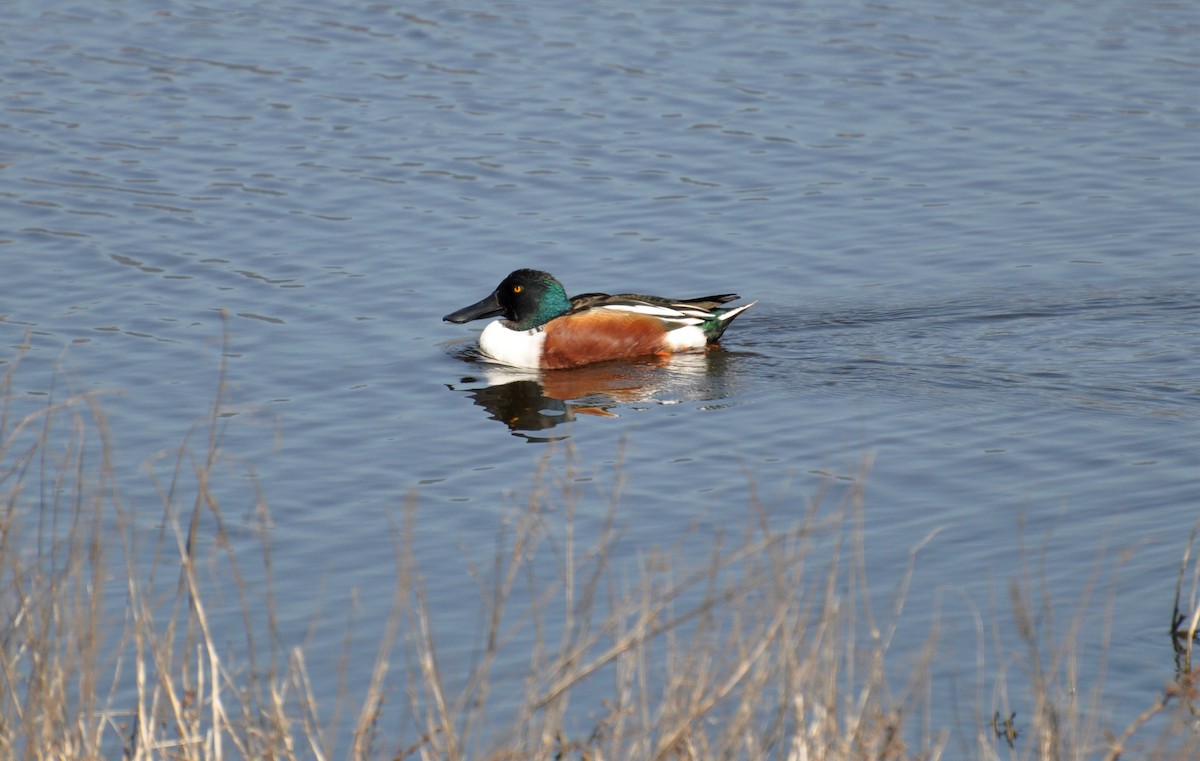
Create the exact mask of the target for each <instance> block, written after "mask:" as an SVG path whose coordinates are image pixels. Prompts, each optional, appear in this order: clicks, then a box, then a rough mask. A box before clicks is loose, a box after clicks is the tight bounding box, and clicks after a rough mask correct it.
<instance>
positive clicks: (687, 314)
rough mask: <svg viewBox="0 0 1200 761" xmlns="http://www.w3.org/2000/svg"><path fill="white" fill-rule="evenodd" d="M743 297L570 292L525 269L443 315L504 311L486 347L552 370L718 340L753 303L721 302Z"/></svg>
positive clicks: (483, 340) (497, 355)
mask: <svg viewBox="0 0 1200 761" xmlns="http://www.w3.org/2000/svg"><path fill="white" fill-rule="evenodd" d="M737 298H738V296H737V295H736V294H733V293H725V294H720V295H717V296H705V297H702V298H698V299H666V298H662V297H661V296H642V295H637V294H619V295H609V294H607V293H585V294H582V295H579V296H575V297H573V298H567V293H566V291H565V290H564V289H563V287H562V284H561V283H560V282H558V280H556V279H554V277H553V276H551V275H550V274H549V273H546V272H539V271H538V270H524V269H523V270H517V271H515V272H513V273H512V274H511V275H509V276H508V277H507V278H505V279H504V282H502V283H500V285H499V286H498V287H497V288H496V290H495V291H493V292H492V293H491V294H490V295H489V296H488V297H487V298H485V299H483V300H482V301H480V302H479V303H477V304H472V305H471V306H469V307H466V308H464V309H460V310H458V311H457V312H453V313H451V314H448V315H446V316H445V317H444V318H443V319H445V320H447V321H449V322H457V323H462V322H468V321H470V320H478V319H482V318H484V317H496V316H502V317H503V319H500V320H496V321H495V322H492V323H491V324H489V325H488V326H487V327H486V328H484V329H483V333H482V334H480V336H479V349H480V351H482V352H483V353H484V354H486V355H487V356H488V357H490V358H492V359H494V360H496V361H497V362H501V363H503V364H506V365H514V366H517V367H536V368H539V369H543V370H554V369H561V368H566V367H578V366H579V365H586V364H589V363H592V362H603V361H605V360H609V359H619V358H622V357H638V356H643V355H647V354H670V353H673V352H677V351H686V350H688V349H700V348H703V347H705V346H707V345H709V344H712V343H716V341H717V339H719V338H720V337H721V334H722V333H723V332H725V328H727V327H729V323H730V322H732V321H733V318H734V317H737V316H738V315H739V314H741V313H742V312H744V311H745V310H747V309H749V308H750V307H752V306H754V302H751V303H749V304H744V305H742V306H739V307H728V308H721V307H720V305H721V304H724V303H726V302H729V301H733V300H735V299H737Z"/></svg>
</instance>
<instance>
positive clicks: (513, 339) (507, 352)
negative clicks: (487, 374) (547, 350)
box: [479, 320, 546, 367]
mask: <svg viewBox="0 0 1200 761" xmlns="http://www.w3.org/2000/svg"><path fill="white" fill-rule="evenodd" d="M544 343H546V332H545V331H543V330H537V329H536V328H535V329H534V330H509V329H508V328H506V327H504V323H503V322H501V321H500V320H496V321H495V322H492V323H489V324H488V326H487V327H486V328H484V329H483V332H482V333H480V334H479V350H480V351H482V352H483V353H484V354H486V355H487V356H488V357H490V358H492V359H494V360H496V361H497V362H500V363H503V364H505V365H512V366H514V367H538V366H540V365H541V360H542V344H544Z"/></svg>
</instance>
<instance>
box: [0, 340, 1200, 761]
mask: <svg viewBox="0 0 1200 761" xmlns="http://www.w3.org/2000/svg"><path fill="white" fill-rule="evenodd" d="M18 364H19V357H17V358H16V359H14V360H13V361H12V362H10V364H9V366H8V371H9V374H8V375H6V376H5V380H4V383H5V386H4V388H3V389H0V398H2V399H3V405H4V406H3V410H2V411H0V500H3V502H2V504H3V514H2V515H0V590H2V591H0V612H2V616H3V617H2V618H0V758H4V759H6V758H29V759H66V758H70V759H99V758H117V757H122V758H128V759H160V758H161V759H205V760H212V759H226V758H246V759H250V758H253V759H300V758H304V759H309V758H316V759H330V758H345V757H351V758H387V759H408V758H419V759H468V758H470V759H493V760H495V761H501V760H502V759H504V760H507V759H560V758H578V759H587V760H589V761H602V760H605V759H607V760H609V761H616V760H618V759H620V760H625V759H671V760H675V759H717V758H730V759H737V758H742V759H759V758H779V759H788V761H810V760H811V761H822V760H826V759H828V760H830V761H832V760H834V759H837V760H838V761H843V760H845V761H849V760H853V759H863V760H864V761H865V760H867V759H871V760H873V761H889V760H894V761H901V760H908V759H929V760H930V761H933V760H935V759H940V758H944V757H947V756H946V754H947V753H948V751H947V747H946V746H947V743H948V738H949V737H950V731H949V728H945V729H935V728H932V727H931V723H932V721H931V715H932V712H931V705H930V703H931V701H932V697H931V695H932V694H933V691H932V689H931V685H930V674H931V673H932V671H933V666H932V663H933V661H934V658H935V653H936V637H935V636H933V634H931V636H930V637H929V640H928V645H927V647H926V648H925V649H924V650H923V651H922V652H920V653H916V654H912V653H906V654H904V655H903V656H896V655H891V650H890V647H891V644H892V640H893V637H894V636H895V633H896V627H897V626H898V624H899V622H900V621H901V619H902V617H903V606H904V601H905V598H906V593H907V586H908V580H909V578H910V575H911V571H912V563H915V562H916V557H917V554H916V551H915V550H914V552H913V553H912V555H911V562H910V565H909V567H908V568H907V569H906V572H905V573H904V574H902V575H901V578H900V581H899V582H898V583H897V585H896V589H895V592H894V593H893V594H892V596H891V599H890V600H889V602H888V605H887V608H886V611H884V612H883V613H882V614H878V613H877V612H876V609H875V608H876V603H875V601H873V599H872V595H871V594H870V593H869V592H868V583H867V578H866V571H865V568H866V564H865V557H866V548H865V547H864V546H863V544H862V542H863V536H864V532H863V530H862V525H861V521H862V515H863V513H862V503H863V492H862V484H863V481H864V479H865V476H866V471H867V465H868V463H864V465H863V469H862V472H861V473H860V474H859V477H858V478H857V479H856V480H855V481H854V484H853V486H852V487H851V488H849V489H848V490H847V492H846V494H845V496H844V497H843V498H841V499H839V500H838V501H837V503H836V504H827V503H828V502H829V501H830V500H829V498H828V496H827V495H817V496H816V497H815V498H814V499H813V500H812V501H811V504H810V505H809V507H808V509H807V511H806V514H805V516H804V517H803V519H801V520H800V521H799V522H798V523H797V524H796V525H794V526H791V527H787V528H778V527H776V526H774V525H773V524H772V523H771V522H770V521H769V520H768V519H767V512H768V511H766V510H765V509H763V508H762V507H761V506H760V505H759V503H758V500H757V498H756V497H755V495H754V494H753V493H751V494H748V496H747V502H748V509H747V511H746V515H747V520H746V522H745V528H744V531H743V533H742V534H741V535H739V536H715V537H712V539H711V542H710V543H709V544H708V547H707V551H706V554H705V555H704V556H703V557H702V558H699V559H697V558H696V557H695V555H694V553H693V555H692V557H690V558H685V557H684V554H683V552H682V551H681V550H680V549H678V548H676V549H670V548H667V549H664V550H662V551H660V552H656V553H653V554H647V555H645V556H644V557H643V558H642V559H641V561H640V564H639V565H638V566H637V567H636V568H635V569H632V570H631V569H629V568H628V567H627V566H626V565H622V564H620V563H617V562H615V559H614V557H615V556H614V547H615V546H616V542H617V541H618V538H619V536H618V534H619V532H618V530H617V528H616V526H617V521H616V517H617V515H618V511H619V506H620V502H621V498H620V478H619V476H618V477H614V479H613V483H612V485H611V493H610V494H609V495H608V499H609V508H608V517H607V520H606V521H605V522H604V523H603V526H602V528H601V530H599V531H598V532H595V531H592V532H589V533H588V535H587V536H580V535H577V533H576V525H577V522H576V520H575V516H574V509H575V505H576V504H577V501H578V499H579V496H580V495H579V494H578V491H577V489H578V484H577V481H576V479H574V478H573V475H572V472H571V468H572V463H571V457H570V453H569V452H565V453H563V454H561V455H559V456H558V458H557V459H556V458H549V457H548V458H547V459H546V460H545V465H544V467H545V470H544V472H543V473H542V474H540V476H539V477H538V478H537V479H536V481H535V483H534V484H532V485H531V490H530V494H529V498H528V500H527V503H526V504H525V505H523V506H522V507H521V508H520V509H518V510H515V511H514V512H513V514H512V515H511V516H510V520H509V521H508V522H506V523H505V524H504V525H503V526H502V527H500V529H499V534H498V537H497V543H496V547H497V549H496V553H495V556H494V557H493V558H492V559H491V561H490V563H489V564H487V565H485V566H481V567H473V568H465V569H464V573H471V574H473V575H474V577H475V578H476V579H477V581H478V585H479V589H480V600H481V603H480V605H481V610H482V615H481V620H482V621H483V625H482V628H481V631H480V645H479V648H478V653H477V655H476V657H475V658H474V660H473V662H472V663H470V664H461V663H448V662H444V661H443V660H442V659H440V658H439V656H438V648H437V633H436V621H435V616H434V614H433V613H432V611H431V601H430V600H429V599H428V598H427V596H426V594H425V591H424V585H423V582H422V577H421V572H420V568H419V566H418V562H417V557H416V553H415V551H414V549H413V545H412V542H413V540H414V536H415V531H414V526H413V519H414V516H415V509H414V504H410V505H409V507H408V509H407V510H406V512H405V516H406V517H405V522H404V525H401V526H398V527H389V528H390V529H391V530H392V534H393V536H394V537H395V540H394V541H395V556H396V586H395V592H394V598H393V607H392V613H391V615H390V617H389V618H388V624H387V627H386V630H385V631H384V632H383V633H382V635H381V636H380V638H379V641H378V643H377V649H376V661H375V668H374V673H373V676H372V678H371V680H370V682H369V684H366V685H356V686H352V688H351V689H344V690H343V691H342V692H341V693H340V694H338V695H336V696H333V697H326V698H325V699H322V696H318V695H317V694H316V689H315V688H314V687H313V685H314V683H315V681H317V680H314V679H313V678H312V677H311V676H310V672H309V667H308V664H307V662H306V660H305V654H304V651H303V648H301V647H296V646H292V645H287V644H284V643H285V641H286V640H287V638H286V637H284V636H282V635H281V634H280V633H279V631H278V628H277V626H276V622H275V611H274V606H273V594H272V591H271V589H270V586H269V585H270V581H269V580H270V578H271V575H270V561H271V546H270V543H269V537H270V532H269V531H260V532H258V533H257V534H256V535H255V536H256V539H255V540H254V541H252V542H247V541H245V536H244V535H242V536H239V538H238V540H237V541H235V540H234V537H233V536H232V535H231V531H232V532H234V533H237V531H239V530H242V533H243V534H244V533H245V532H244V530H243V529H244V525H245V524H244V523H239V524H238V526H239V527H240V529H239V528H238V527H233V528H231V527H230V526H229V525H228V524H227V521H226V518H225V516H224V511H223V510H222V506H221V504H220V501H219V500H218V499H217V497H216V496H215V493H214V492H215V490H214V488H213V479H214V477H215V475H216V472H217V470H218V465H219V464H220V463H222V462H225V461H226V457H225V453H224V451H223V449H222V442H223V436H224V431H225V428H224V426H225V425H227V424H228V422H229V421H230V419H231V418H230V417H229V416H228V415H227V414H226V412H227V410H225V408H224V404H225V390H224V383H223V381H222V383H221V386H220V387H219V388H218V390H217V393H216V397H215V398H216V402H215V403H214V405H213V407H212V409H211V410H210V411H209V414H208V415H207V416H206V417H205V419H204V421H203V423H202V424H201V425H199V426H198V427H197V429H196V430H195V431H194V432H193V435H192V436H190V437H189V438H188V440H186V441H185V442H184V443H183V444H182V445H181V446H180V447H178V448H177V449H176V450H175V451H174V454H173V456H172V457H171V458H169V459H168V462H169V463H170V466H171V467H170V473H169V474H167V475H164V476H163V477H161V478H160V477H158V476H156V475H155V474H154V473H153V472H152V473H151V477H152V478H153V479H154V480H155V483H156V484H158V491H159V494H160V499H161V516H160V519H159V520H158V521H157V522H156V523H155V524H154V526H155V527H154V528H153V529H147V527H146V526H145V525H143V523H139V520H141V521H143V522H144V520H145V519H144V518H141V519H139V518H138V517H136V516H134V515H132V514H131V512H132V511H131V510H130V509H129V508H128V507H127V506H126V505H125V504H124V503H123V501H122V497H121V491H120V489H119V488H118V484H117V483H115V476H114V473H115V469H114V467H113V465H112V463H111V462H110V461H109V459H108V457H109V454H110V452H111V446H110V444H109V442H108V441H107V440H106V438H105V437H106V430H107V428H106V425H105V420H104V417H103V413H102V410H101V408H100V406H99V404H98V403H97V400H96V398H95V397H93V396H90V395H87V394H77V395H71V396H70V397H69V398H67V399H64V400H62V401H54V400H53V399H51V400H50V401H48V402H47V403H46V404H45V405H44V407H42V408H41V409H39V410H37V411H35V412H33V413H30V414H16V415H14V416H13V417H12V418H11V419H10V412H11V411H12V410H13V409H14V405H13V404H12V401H13V399H12V396H11V394H10V393H9V391H8V389H9V381H10V380H11V373H12V372H13V371H14V369H15V368H16V367H17V365H18ZM618 473H619V469H618ZM250 483H253V482H252V481H250ZM248 499H249V500H250V501H252V502H253V503H254V505H255V508H254V512H255V516H256V518H257V521H256V522H255V523H254V525H256V526H266V525H269V515H268V514H267V512H266V506H265V504H263V501H262V499H261V497H260V496H259V495H250V496H249V497H248ZM414 499H415V497H414ZM141 512H142V514H143V515H144V511H141ZM1189 548H1190V545H1189ZM250 550H253V551H250ZM214 559H216V560H214ZM248 563H255V564H262V565H263V571H262V573H257V572H256V573H255V574H243V573H242V572H241V570H240V569H241V564H248ZM214 568H217V569H218V571H214ZM1188 572H1190V573H1191V574H1192V577H1193V585H1192V586H1193V594H1192V602H1191V607H1190V608H1188V609H1187V611H1186V612H1185V613H1184V614H1181V620H1182V619H1188V620H1189V621H1190V622H1191V628H1192V630H1193V632H1194V628H1195V621H1197V620H1200V605H1198V604H1197V603H1196V597H1197V592H1196V591H1195V590H1196V589H1197V588H1200V584H1197V583H1196V582H1195V579H1196V578H1200V565H1192V564H1191V562H1190V561H1189V559H1188V556H1185V558H1184V561H1183V568H1182V570H1181V583H1180V586H1181V588H1182V579H1183V577H1184V575H1185V574H1186V573H1188ZM250 577H253V578H265V579H266V580H267V581H266V582H264V583H265V584H266V587H265V588H258V587H261V586H262V584H261V583H260V584H258V585H257V586H256V585H252V584H251V583H249V582H248V581H247V580H246V579H247V578H250ZM1034 578H1036V576H1035V575H1032V574H1027V575H1024V576H1022V577H1020V578H1018V579H1017V580H1016V581H1015V582H1014V585H1013V590H1012V607H1013V611H1014V613H1015V616H1016V620H1017V628H1018V631H1019V632H1020V638H1021V640H1022V641H1021V642H1019V643H1018V647H1017V648H1016V649H1013V650H1007V649H1004V648H1001V651H1000V654H999V655H998V658H997V660H998V661H999V662H1002V663H1004V664H1006V665H1005V668H1004V670H1003V673H1002V674H1001V676H1000V677H999V678H997V679H996V680H995V681H996V683H997V684H998V685H999V687H998V689H997V691H996V693H995V695H994V697H993V698H992V699H991V701H990V704H989V705H988V707H987V708H980V709H979V710H978V714H979V715H978V716H976V717H975V719H974V723H975V726H972V727H970V728H969V731H968V732H965V733H962V734H964V735H966V736H969V737H970V738H971V741H970V742H971V745H972V746H973V747H969V748H964V749H962V750H964V751H965V755H967V756H968V757H975V758H985V759H987V758H997V759H999V758H1036V759H1082V758H1109V759H1116V758H1117V757H1118V756H1120V755H1121V753H1122V752H1126V753H1128V752H1129V749H1130V748H1133V747H1135V745H1136V747H1137V753H1136V757H1138V758H1161V759H1184V758H1189V759H1190V758H1196V757H1200V745H1198V743H1197V737H1196V734H1195V733H1194V731H1193V730H1192V727H1191V724H1190V722H1189V721H1188V720H1189V718H1190V713H1189V711H1190V710H1191V709H1192V708H1193V692H1192V683H1191V667H1190V664H1191V661H1190V644H1191V642H1192V639H1191V636H1192V633H1193V632H1188V633H1187V634H1186V637H1184V638H1185V639H1186V642H1187V647H1188V650H1187V652H1188V656H1187V660H1186V664H1187V666H1186V668H1184V669H1182V670H1181V671H1180V673H1179V679H1178V680H1177V681H1176V682H1175V683H1173V684H1172V685H1171V686H1170V687H1168V688H1166V689H1165V690H1164V692H1163V697H1162V699H1161V700H1160V701H1157V702H1155V703H1154V704H1152V705H1150V706H1147V707H1146V712H1145V713H1144V714H1143V716H1140V717H1138V719H1137V720H1136V721H1134V722H1133V723H1131V724H1129V725H1128V726H1127V727H1125V728H1123V729H1122V730H1121V731H1119V732H1110V731H1108V730H1106V729H1105V728H1104V727H1103V724H1102V717H1103V713H1102V711H1101V710H1099V707H1100V706H1101V704H1102V700H1100V696H1099V694H1097V695H1094V696H1093V700H1092V701H1091V702H1090V703H1087V704H1086V705H1085V704H1083V703H1082V702H1081V700H1080V699H1079V695H1078V675H1079V673H1080V670H1081V669H1088V668H1099V666H1096V664H1092V663H1083V662H1081V660H1082V659H1081V658H1080V653H1079V652H1078V649H1076V648H1075V647H1074V642H1075V637H1076V635H1077V634H1078V631H1079V629H1078V626H1079V624H1078V621H1079V620H1082V619H1077V620H1076V621H1075V622H1073V623H1071V624H1070V625H1069V626H1068V628H1067V631H1066V632H1065V633H1064V634H1063V635H1061V636H1055V635H1054V633H1053V632H1052V631H1051V630H1049V629H1048V624H1047V621H1048V616H1046V615H1044V614H1046V613H1048V612H1049V611H1047V610H1046V609H1045V605H1046V603H1044V602H1042V603H1038V602H1035V601H1034V590H1036V589H1037V588H1038V587H1037V585H1036V584H1035V583H1034V581H1033V579H1034ZM1039 605H1040V606H1042V607H1041V608H1039ZM212 606H220V607H222V608H223V610H224V611H225V614H224V615H223V616H221V617H220V619H221V620H228V610H229V609H230V608H231V607H232V608H233V609H234V610H240V612H241V619H242V621H243V628H244V631H238V632H229V631H214V629H213V620H214V619H213V618H210V610H215V609H216V608H215V607H212ZM1034 610H1040V611H1041V614H1039V615H1036V616H1035V615H1034V614H1033V613H1032V611H1034ZM1174 623H1176V624H1178V622H1174ZM1184 638H1181V639H1184ZM230 641H236V642H238V643H239V646H238V647H236V648H233V647H230V646H229V645H228V644H222V643H229V642H230ZM530 643H532V644H530ZM348 647H349V646H348ZM517 649H521V650H524V651H527V652H520V653H517V654H516V655H514V651H515V650H517ZM397 657H399V659H400V662H401V663H403V664H404V665H403V667H396V668H393V665H392V661H393V659H395V658H397ZM514 657H520V658H522V659H525V660H527V662H528V667H527V670H526V675H525V678H524V679H523V681H522V683H521V684H520V685H519V686H518V691H519V692H520V694H519V695H516V696H514V694H513V687H514V686H513V685H512V684H511V680H507V681H506V680H503V679H499V678H498V677H496V676H495V674H494V670H495V667H496V665H497V664H498V663H501V662H503V661H506V660H507V662H512V660H513V658H514ZM1014 665H1020V666H1021V667H1022V668H1021V669H1016V668H1012V667H1013V666H1014ZM1018 672H1021V674H1023V677H1024V678H1022V676H1021V674H1018ZM897 674H899V675H900V676H899V677H897ZM1014 675H1015V676H1014ZM1018 681H1020V682H1021V689H1014V690H1013V697H1012V698H1011V702H1013V703H1017V704H1020V705H1025V704H1026V702H1030V703H1031V704H1032V705H1033V709H1032V710H1031V711H1029V712H1028V719H1026V721H1027V724H1020V723H1019V722H1018V721H1017V720H1016V717H1014V716H1012V710H1011V709H1010V707H1009V703H1010V696H1009V685H1010V684H1011V683H1015V682H1018ZM897 683H898V684H899V687H897V686H896V684H897ZM1089 683H1093V680H1089ZM451 685H457V687H451ZM497 693H500V694H499V699H498V697H497ZM351 694H354V695H355V696H356V697H354V698H351V697H349V696H350V695H351ZM513 706H515V708H514V707H513ZM988 709H992V710H988ZM1161 717H1166V720H1165V721H1162V722H1161V731H1160V732H1159V734H1157V735H1156V736H1154V737H1153V738H1152V739H1149V740H1147V739H1144V738H1143V737H1142V735H1144V734H1146V733H1147V727H1148V725H1149V724H1152V723H1153V722H1154V720H1155V719H1156V718H1161ZM401 727H403V729H400V728H401ZM1139 740H1141V742H1140V743H1139V742H1138V741H1139Z"/></svg>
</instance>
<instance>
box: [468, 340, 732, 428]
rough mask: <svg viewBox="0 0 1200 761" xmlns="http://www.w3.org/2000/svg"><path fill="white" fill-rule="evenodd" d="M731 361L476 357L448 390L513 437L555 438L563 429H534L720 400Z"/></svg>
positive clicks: (691, 355)
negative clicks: (530, 365)
mask: <svg viewBox="0 0 1200 761" xmlns="http://www.w3.org/2000/svg"><path fill="white" fill-rule="evenodd" d="M464 358H465V359H470V358H471V355H465V356H464ZM729 359H730V355H729V354H728V353H727V352H724V351H722V350H721V349H720V348H712V349H709V350H708V351H704V352H688V353H680V354H672V355H669V356H654V357H645V358H638V359H632V360H621V361H613V362H602V363H599V364H595V365H586V366H584V367H577V368H574V369H571V370H548V371H544V372H538V371H536V370H524V369H521V368H515V367H505V366H502V365H494V364H489V363H487V362H485V361H481V360H478V359H475V360H474V367H475V368H477V369H478V370H479V371H480V374H479V375H475V376H467V377H464V378H462V379H461V381H459V382H458V383H453V384H448V387H449V388H450V389H451V390H452V391H461V392H464V393H466V394H467V395H468V396H470V397H471V398H472V399H473V400H474V401H475V403H476V404H478V405H479V406H480V407H483V408H484V409H485V410H487V411H488V416H489V417H490V418H492V419H493V420H497V421H499V422H501V423H504V424H505V425H506V426H508V428H509V430H511V431H512V432H513V435H515V436H521V437H523V438H526V439H529V440H530V441H557V440H560V439H564V438H566V437H567V434H565V433H563V434H562V435H558V436H549V435H531V433H532V432H543V434H544V432H548V431H550V430H551V429H553V428H555V427H556V426H559V425H561V424H562V423H565V422H568V421H572V420H575V419H576V418H577V417H578V416H579V415H593V416H600V417H619V416H620V415H621V414H622V411H624V410H633V409H638V408H639V406H649V405H656V404H677V403H679V402H685V401H709V400H713V399H721V398H724V397H726V396H728V395H729V386H730V383H731V378H730V375H731V373H730V372H729V367H728V362H729Z"/></svg>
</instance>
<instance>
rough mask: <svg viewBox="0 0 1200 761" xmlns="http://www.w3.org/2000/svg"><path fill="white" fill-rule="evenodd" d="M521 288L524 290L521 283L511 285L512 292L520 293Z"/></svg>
mask: <svg viewBox="0 0 1200 761" xmlns="http://www.w3.org/2000/svg"><path fill="white" fill-rule="evenodd" d="M523 290H525V286H523V285H514V286H513V293H520V292H521V291H523Z"/></svg>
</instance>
